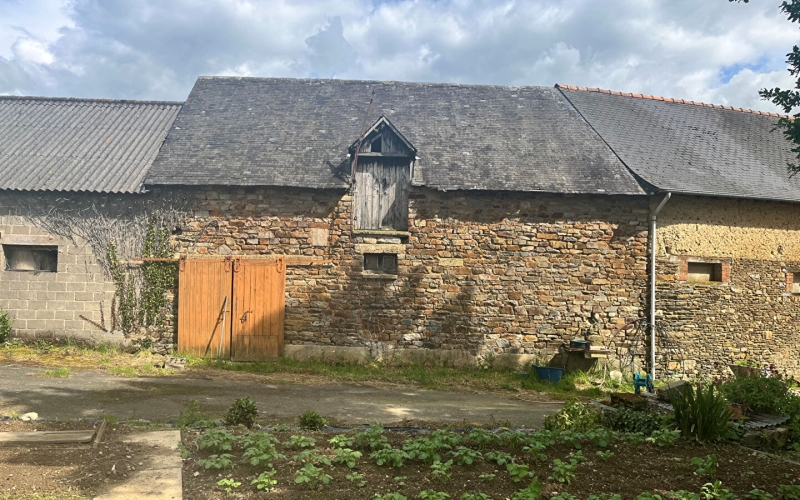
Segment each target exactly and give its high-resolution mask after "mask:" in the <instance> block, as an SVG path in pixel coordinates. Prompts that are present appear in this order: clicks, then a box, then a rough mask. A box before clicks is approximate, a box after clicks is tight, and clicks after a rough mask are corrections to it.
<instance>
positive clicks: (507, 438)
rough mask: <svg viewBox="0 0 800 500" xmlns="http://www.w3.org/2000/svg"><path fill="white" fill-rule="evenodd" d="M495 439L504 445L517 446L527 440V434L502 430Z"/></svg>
mask: <svg viewBox="0 0 800 500" xmlns="http://www.w3.org/2000/svg"><path fill="white" fill-rule="evenodd" d="M497 440H498V441H499V442H501V443H503V444H504V445H506V446H511V447H513V448H517V447H519V446H521V445H523V444H524V443H525V442H527V440H528V435H527V434H524V433H522V432H519V431H504V432H501V433H500V434H498V435H497Z"/></svg>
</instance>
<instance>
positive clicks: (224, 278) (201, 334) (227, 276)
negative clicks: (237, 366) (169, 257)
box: [178, 259, 233, 359]
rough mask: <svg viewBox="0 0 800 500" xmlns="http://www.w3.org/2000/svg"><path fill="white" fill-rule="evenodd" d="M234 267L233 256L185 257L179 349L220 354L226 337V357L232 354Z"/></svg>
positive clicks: (180, 291) (180, 283) (180, 290)
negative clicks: (227, 257)
mask: <svg viewBox="0 0 800 500" xmlns="http://www.w3.org/2000/svg"><path fill="white" fill-rule="evenodd" d="M232 268H233V266H232V261H231V260H230V259H181V261H180V264H179V268H178V269H179V274H178V351H180V352H183V353H190V354H194V355H196V356H210V357H217V355H218V353H219V347H220V337H222V357H223V358H225V359H227V358H228V357H230V337H231V328H230V325H231V305H232V299H233V297H231V280H232V279H233V278H232V270H233V269H232ZM226 298H227V306H225V304H226V300H225V299H226ZM223 318H224V322H223Z"/></svg>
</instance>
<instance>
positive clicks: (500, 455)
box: [484, 451, 514, 466]
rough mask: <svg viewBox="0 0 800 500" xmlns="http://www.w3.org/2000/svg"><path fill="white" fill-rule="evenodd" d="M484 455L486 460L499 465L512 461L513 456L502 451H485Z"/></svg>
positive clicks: (511, 462)
mask: <svg viewBox="0 0 800 500" xmlns="http://www.w3.org/2000/svg"><path fill="white" fill-rule="evenodd" d="M484 457H486V460H488V461H490V462H494V463H496V464H497V465H501V466H502V465H508V464H513V463H514V457H512V456H511V455H509V454H508V453H506V452H504V451H487V452H486V454H485V455H484Z"/></svg>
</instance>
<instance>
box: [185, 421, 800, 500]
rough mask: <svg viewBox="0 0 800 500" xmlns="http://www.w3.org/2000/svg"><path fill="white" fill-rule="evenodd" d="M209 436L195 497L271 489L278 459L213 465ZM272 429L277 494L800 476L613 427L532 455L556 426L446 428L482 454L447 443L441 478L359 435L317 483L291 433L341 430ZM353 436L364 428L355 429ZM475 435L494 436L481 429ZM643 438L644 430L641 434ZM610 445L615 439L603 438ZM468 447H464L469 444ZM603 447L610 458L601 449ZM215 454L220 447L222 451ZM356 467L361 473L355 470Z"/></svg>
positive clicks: (236, 458) (697, 484) (679, 483)
mask: <svg viewBox="0 0 800 500" xmlns="http://www.w3.org/2000/svg"><path fill="white" fill-rule="evenodd" d="M213 432H219V431H212V433H213ZM233 433H234V434H237V435H238V436H242V435H245V434H247V432H246V431H244V430H238V431H236V430H235V431H233ZM200 435H201V433H200V431H184V433H183V442H184V446H185V447H186V449H187V450H188V452H190V453H191V456H189V458H187V460H186V462H185V465H184V495H185V497H186V498H193V499H223V498H230V497H229V496H228V494H227V493H226V492H225V491H224V489H225V486H224V485H223V486H219V485H218V482H219V481H220V480H223V479H229V480H230V481H231V482H238V483H241V485H240V486H238V487H235V488H234V487H231V486H230V485H229V486H227V487H228V488H230V489H231V491H235V496H236V498H245V499H246V498H256V497H262V496H263V495H264V494H263V493H262V492H259V491H258V490H256V487H255V486H251V484H250V483H251V481H252V480H254V479H255V478H256V477H257V476H258V475H259V474H261V473H262V472H264V471H265V470H270V469H271V468H270V467H269V466H266V465H263V464H260V465H259V466H252V465H250V464H248V463H244V462H243V461H242V453H243V448H242V447H240V446H239V445H233V449H232V450H230V451H226V452H225V453H228V454H230V455H231V457H230V459H231V461H232V468H225V469H219V470H218V469H207V468H206V467H205V466H204V464H205V462H204V460H208V458H209V456H211V455H212V451H211V450H209V449H208V448H206V449H203V450H200V449H199V446H198V445H199V444H202V443H203V439H205V438H203V439H200V441H198V437H199V436H200ZM272 435H273V436H274V437H275V438H276V439H277V443H278V444H276V445H275V451H276V452H277V453H280V454H282V455H284V456H285V459H277V460H275V461H274V462H273V463H272V465H273V466H274V470H275V474H274V476H273V477H272V479H274V480H276V481H277V484H276V485H274V488H273V490H272V491H271V492H270V493H269V496H270V497H271V498H287V499H289V498H320V499H322V498H338V499H342V500H344V499H371V498H373V497H374V496H375V495H376V494H380V495H384V494H387V493H391V492H397V493H400V494H402V495H404V496H405V497H407V498H409V499H412V498H418V497H419V495H420V493H421V492H423V491H430V490H433V491H436V492H444V493H447V494H449V495H450V498H453V499H460V498H461V497H462V495H463V494H464V493H471V494H475V493H484V494H486V495H488V497H489V498H494V499H506V498H512V497H513V495H514V494H515V492H517V491H519V490H521V489H523V488H525V487H527V486H528V485H529V484H530V483H531V482H532V479H533V476H536V477H537V478H538V480H539V482H540V483H541V495H542V498H549V497H551V496H552V495H555V494H556V493H565V492H566V493H569V494H572V495H574V496H576V497H577V498H587V497H588V496H589V495H590V494H595V495H598V494H600V493H609V494H615V493H616V494H619V495H621V497H622V498H623V499H626V498H635V497H636V496H637V495H639V494H640V493H643V492H651V493H655V494H660V495H661V496H662V497H664V496H665V495H666V494H667V493H668V492H671V491H678V490H688V491H691V492H695V493H700V491H701V488H702V487H703V486H704V485H705V484H706V483H710V482H713V481H715V480H719V481H721V484H722V487H724V488H726V489H728V490H730V491H731V492H732V493H735V494H736V495H738V496H739V497H741V498H745V496H746V495H747V493H748V492H750V491H751V490H754V489H759V490H762V491H765V492H767V493H770V494H772V495H775V496H776V497H777V494H778V489H779V486H780V485H781V484H785V485H792V484H800V465H797V464H795V463H791V462H789V461H785V460H776V459H772V458H770V457H769V456H768V455H764V454H759V453H755V452H754V451H752V450H749V449H746V448H743V447H740V446H738V445H699V444H694V443H691V442H688V441H682V440H678V441H677V442H676V443H675V444H673V445H666V446H657V445H656V444H652V443H647V442H638V443H635V442H629V441H625V440H622V439H618V437H619V436H621V435H618V434H613V435H614V436H617V437H611V439H610V440H609V441H608V443H607V444H606V443H605V442H604V440H605V439H608V438H609V435H608V431H603V430H601V431H597V432H590V433H589V434H588V435H581V434H577V433H571V432H567V433H562V434H561V437H558V438H555V442H554V443H552V444H550V445H549V446H546V449H544V450H543V451H542V452H541V453H542V455H541V456H539V457H535V456H533V455H532V452H531V451H530V450H528V452H526V451H523V449H524V447H525V446H526V445H528V446H529V445H530V444H531V443H532V442H534V443H541V442H542V441H541V439H540V437H541V436H545V441H546V440H547V439H550V438H549V437H547V436H552V434H551V433H548V432H547V431H545V432H544V433H538V434H537V433H534V434H530V435H526V434H521V433H516V432H507V433H502V432H501V433H498V434H494V435H492V437H491V438H489V439H491V442H489V443H484V444H483V446H481V445H480V444H479V442H478V441H476V440H475V439H471V438H468V437H464V436H462V435H455V434H452V433H447V432H444V433H440V435H444V436H446V438H445V441H447V440H458V439H459V438H461V439H462V440H461V441H460V442H459V443H452V445H451V448H452V449H453V450H455V449H456V448H457V446H464V447H466V448H468V449H470V450H474V451H475V452H478V453H480V454H481V455H476V456H474V457H473V458H474V463H473V464H471V465H466V464H465V465H458V464H457V462H458V457H457V456H453V455H452V454H450V453H448V451H447V449H446V448H443V449H442V450H440V451H439V454H440V462H447V461H448V460H450V459H453V460H454V464H453V465H452V466H451V467H450V469H449V471H447V472H448V473H449V474H450V477H449V478H445V477H444V476H439V477H437V475H436V474H435V472H434V471H435V468H432V466H431V460H430V459H428V460H422V459H420V458H419V457H416V458H413V459H412V458H405V459H404V460H403V465H402V466H401V467H397V468H395V467H387V466H378V465H377V463H376V459H375V458H374V457H373V458H370V455H371V453H372V452H371V451H370V450H369V449H368V447H364V446H362V447H358V446H357V443H354V444H353V445H352V449H353V450H358V451H359V452H361V453H362V456H361V457H360V458H358V459H356V461H355V466H354V467H353V468H349V467H348V466H347V465H344V464H340V465H337V464H336V463H332V464H331V465H326V464H325V463H321V462H318V463H317V465H316V466H317V467H318V468H319V469H321V470H320V472H319V474H320V476H322V475H328V476H330V479H329V482H328V483H327V484H323V483H322V482H319V483H318V484H317V485H316V486H315V487H314V488H313V489H312V488H310V487H309V485H308V484H307V483H301V484H298V483H296V482H295V480H296V477H297V472H298V471H300V470H301V469H303V468H304V467H306V465H305V464H306V463H308V460H306V461H305V462H304V461H303V458H302V457H300V456H299V455H300V453H301V451H302V450H301V449H300V448H297V449H293V448H291V447H290V446H288V443H290V442H291V441H294V442H295V443H298V442H302V441H304V439H301V438H311V439H313V440H314V445H313V446H310V447H308V448H304V449H314V450H317V452H318V454H319V455H320V456H323V457H325V458H327V459H328V460H333V459H334V457H336V455H337V452H336V450H335V447H334V445H332V444H331V443H329V440H330V439H331V438H332V437H334V436H335V435H336V434H332V433H322V432H310V431H304V432H300V431H298V432H274V433H272ZM346 435H347V436H350V437H355V436H356V434H355V433H347V434H346ZM476 435H477V436H485V435H486V434H484V433H482V432H480V431H478V433H477V434H476ZM207 436H208V435H206V437H207ZM293 436H295V437H293ZM382 436H385V438H386V442H387V444H388V445H390V446H392V447H393V448H394V449H402V448H403V446H404V444H405V445H406V447H408V443H409V442H412V440H415V439H419V438H420V437H421V436H419V435H409V434H405V433H392V432H385V433H383V434H382ZM435 436H436V434H432V435H431V434H429V435H427V436H425V438H427V439H434V438H435ZM536 436H540V437H536ZM598 436H599V437H598ZM603 436H605V438H604V437H603ZM635 439H637V440H641V439H642V438H641V436H639V437H637V438H635ZM306 444H308V442H307V443H306ZM604 444H606V446H602V445H604ZM578 448H580V449H578ZM461 451H462V455H463V450H461ZM491 452H495V453H501V454H508V456H509V457H510V458H512V459H513V462H514V463H515V464H517V465H520V466H528V467H529V470H530V473H531V476H529V477H526V478H524V479H521V480H520V481H519V482H515V481H514V480H513V479H514V478H513V477H512V474H511V473H510V471H509V469H508V468H507V465H505V464H501V465H499V464H498V463H495V462H492V461H490V460H489V459H488V456H487V455H490V454H491ZM598 452H600V454H602V455H606V456H605V457H601V456H600V455H598ZM213 453H214V454H219V451H214V452H213ZM306 453H307V454H308V453H309V452H306ZM312 453H313V452H312ZM467 454H469V452H467ZM711 455H715V456H716V458H717V464H718V465H717V467H716V469H715V470H714V471H713V472H707V471H705V472H704V471H701V472H700V473H698V468H699V466H698V465H696V464H693V463H692V459H693V458H695V457H697V458H699V459H703V460H705V459H706V458H707V457H709V456H711ZM481 456H482V458H481ZM292 457H295V458H292ZM580 457H584V458H585V460H582V461H581V460H580ZM306 458H308V457H306ZM571 459H573V460H576V462H577V463H576V464H575V466H574V470H572V471H568V470H566V469H569V468H570V467H571V466H572V462H571ZM556 460H560V461H562V463H564V464H566V466H567V467H566V469H565V470H563V471H562V472H564V474H562V475H561V476H560V480H559V476H558V474H554V473H555V472H558V470H557V469H558V466H557V464H558V462H556ZM212 461H213V460H212ZM311 470H313V469H311ZM353 473H356V474H357V475H358V476H353ZM569 474H574V477H570V476H569ZM491 475H493V477H492V476H491ZM348 476H350V477H349V478H348ZM554 476H556V477H554ZM398 478H402V479H398ZM548 478H549V479H548ZM312 483H313V480H312ZM531 498H533V497H531Z"/></svg>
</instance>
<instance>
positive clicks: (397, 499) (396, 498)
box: [372, 493, 408, 500]
mask: <svg viewBox="0 0 800 500" xmlns="http://www.w3.org/2000/svg"><path fill="white" fill-rule="evenodd" d="M372 500H408V497H406V496H405V495H401V494H400V493H385V494H383V495H379V494H375V496H374V497H372Z"/></svg>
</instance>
